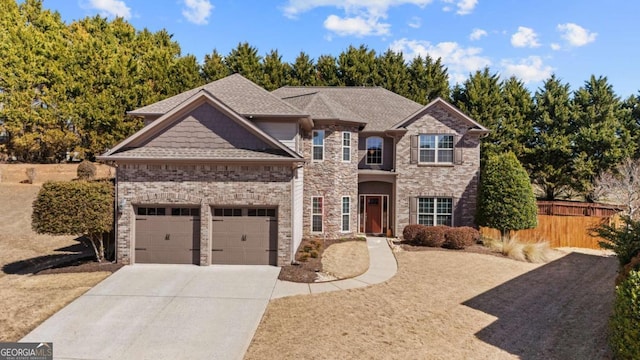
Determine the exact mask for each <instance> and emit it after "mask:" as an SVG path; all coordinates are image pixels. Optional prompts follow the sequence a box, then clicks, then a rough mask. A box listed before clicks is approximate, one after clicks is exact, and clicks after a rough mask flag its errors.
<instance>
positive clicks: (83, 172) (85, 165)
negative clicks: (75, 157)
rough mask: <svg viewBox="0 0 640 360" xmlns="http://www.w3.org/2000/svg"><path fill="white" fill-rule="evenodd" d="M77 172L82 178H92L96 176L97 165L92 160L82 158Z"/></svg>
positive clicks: (79, 177)
mask: <svg viewBox="0 0 640 360" xmlns="http://www.w3.org/2000/svg"><path fill="white" fill-rule="evenodd" d="M76 174H77V176H78V179H80V180H91V179H93V178H94V177H95V176H96V166H95V165H94V164H93V163H92V162H91V161H88V160H82V162H81V163H80V164H78V169H77V170H76Z"/></svg>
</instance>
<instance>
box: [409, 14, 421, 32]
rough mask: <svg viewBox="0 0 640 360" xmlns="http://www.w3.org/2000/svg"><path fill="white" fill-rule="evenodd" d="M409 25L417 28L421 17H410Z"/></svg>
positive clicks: (419, 25)
mask: <svg viewBox="0 0 640 360" xmlns="http://www.w3.org/2000/svg"><path fill="white" fill-rule="evenodd" d="M408 25H409V27H411V28H414V29H419V28H420V27H421V26H422V19H420V18H419V17H417V16H414V17H412V18H411V20H410V21H409V24H408Z"/></svg>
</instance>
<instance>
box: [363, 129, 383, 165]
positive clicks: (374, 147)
mask: <svg viewBox="0 0 640 360" xmlns="http://www.w3.org/2000/svg"><path fill="white" fill-rule="evenodd" d="M382 144H383V140H382V138H381V137H379V136H372V137H368V138H367V162H366V163H367V165H382Z"/></svg>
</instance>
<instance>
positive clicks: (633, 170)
mask: <svg viewBox="0 0 640 360" xmlns="http://www.w3.org/2000/svg"><path fill="white" fill-rule="evenodd" d="M593 196H594V198H595V199H600V200H608V201H611V202H614V203H616V204H619V205H624V206H625V215H628V216H629V217H631V218H632V219H638V218H640V211H638V210H639V209H640V159H637V160H633V159H627V160H625V161H623V162H622V163H621V164H620V165H618V166H617V167H616V168H615V169H614V170H612V171H607V172H605V173H602V174H600V176H598V177H597V178H596V181H595V186H594V189H593Z"/></svg>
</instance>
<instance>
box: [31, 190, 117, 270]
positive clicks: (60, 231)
mask: <svg viewBox="0 0 640 360" xmlns="http://www.w3.org/2000/svg"><path fill="white" fill-rule="evenodd" d="M113 193H114V187H113V184H112V183H111V182H106V181H99V182H87V181H70V182H65V181H59V182H47V183H45V184H44V185H42V188H41V189H40V192H38V196H37V197H36V199H35V200H34V202H33V214H32V215H31V226H32V227H33V230H34V231H35V232H37V233H38V234H49V235H74V236H82V235H84V236H86V237H87V239H89V242H90V243H91V245H92V246H93V250H94V252H95V254H96V258H97V259H98V261H102V260H103V259H104V245H103V242H102V235H103V234H104V233H107V232H109V231H111V229H112V227H113V202H114V200H113V199H114V197H113Z"/></svg>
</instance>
